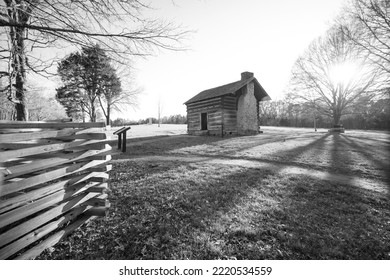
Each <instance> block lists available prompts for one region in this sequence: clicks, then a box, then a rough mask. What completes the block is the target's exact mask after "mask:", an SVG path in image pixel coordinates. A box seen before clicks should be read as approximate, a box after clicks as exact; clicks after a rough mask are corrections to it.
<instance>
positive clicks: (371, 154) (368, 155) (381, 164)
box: [341, 135, 390, 188]
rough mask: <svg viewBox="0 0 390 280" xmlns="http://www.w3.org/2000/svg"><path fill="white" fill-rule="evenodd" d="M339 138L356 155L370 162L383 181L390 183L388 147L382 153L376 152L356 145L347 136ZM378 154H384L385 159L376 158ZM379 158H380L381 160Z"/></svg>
mask: <svg viewBox="0 0 390 280" xmlns="http://www.w3.org/2000/svg"><path fill="white" fill-rule="evenodd" d="M341 137H342V138H343V139H344V141H345V142H347V144H348V146H350V147H351V148H352V149H353V150H354V151H355V152H356V153H358V154H360V155H361V156H362V157H363V158H365V159H366V160H367V161H368V162H370V163H371V165H372V167H373V168H374V169H376V170H377V171H379V172H380V173H381V174H383V177H384V178H385V180H386V181H387V182H388V183H390V165H389V159H390V153H389V150H388V149H389V147H386V148H384V149H383V150H382V151H378V150H376V149H370V148H368V147H367V146H364V145H362V144H359V143H357V141H356V140H352V139H351V138H350V136H348V135H341ZM371 140H373V139H371ZM378 152H384V153H385V158H383V154H381V155H380V156H377V154H378ZM380 158H382V160H381V159H380ZM389 188H390V186H389Z"/></svg>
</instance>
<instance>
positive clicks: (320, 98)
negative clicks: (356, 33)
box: [289, 26, 380, 125]
mask: <svg viewBox="0 0 390 280" xmlns="http://www.w3.org/2000/svg"><path fill="white" fill-rule="evenodd" d="M379 79H380V75H379V71H378V70H377V69H374V68H372V67H370V65H368V64H367V56H362V54H361V53H360V52H359V50H358V49H357V48H356V47H355V45H354V44H353V43H352V42H351V41H350V40H349V39H348V38H347V37H346V36H344V34H343V32H342V30H341V29H340V28H339V27H337V26H336V27H334V28H332V29H330V30H329V31H328V32H327V33H326V34H325V35H324V36H322V37H320V38H318V39H317V40H315V41H314V42H312V43H311V45H310V46H309V47H308V49H307V50H306V52H305V53H304V54H303V55H302V56H301V57H299V58H298V59H297V61H296V62H295V65H294V67H293V70H292V78H291V84H290V85H291V88H290V90H289V95H290V97H291V98H292V99H293V100H295V102H298V103H308V104H311V106H312V110H315V111H316V112H318V113H319V114H322V115H324V116H328V117H331V118H332V119H333V123H334V124H335V125H337V124H339V122H340V119H341V117H342V116H344V115H346V114H351V113H356V111H355V110H356V109H358V108H361V107H362V106H363V107H364V106H365V105H366V104H368V102H369V101H370V100H373V99H374V98H375V97H376V94H377V89H378V81H379Z"/></svg>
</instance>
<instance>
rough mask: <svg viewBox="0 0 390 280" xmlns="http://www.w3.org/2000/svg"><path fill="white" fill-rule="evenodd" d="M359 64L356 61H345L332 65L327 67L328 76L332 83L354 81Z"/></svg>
mask: <svg viewBox="0 0 390 280" xmlns="http://www.w3.org/2000/svg"><path fill="white" fill-rule="evenodd" d="M359 71H360V69H359V66H358V64H357V63H356V62H353V61H346V62H342V63H339V64H336V65H333V66H332V67H331V68H330V69H329V74H328V75H329V78H330V80H331V81H332V84H334V85H344V86H345V85H348V84H350V83H352V82H354V81H355V80H356V79H357V78H358V75H359Z"/></svg>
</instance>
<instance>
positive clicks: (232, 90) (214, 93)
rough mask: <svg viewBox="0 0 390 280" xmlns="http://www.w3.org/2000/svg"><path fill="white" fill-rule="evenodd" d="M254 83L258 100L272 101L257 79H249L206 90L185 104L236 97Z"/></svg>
mask: <svg viewBox="0 0 390 280" xmlns="http://www.w3.org/2000/svg"><path fill="white" fill-rule="evenodd" d="M252 81H253V82H254V84H255V96H256V99H257V100H258V101H265V100H270V99H271V98H270V97H269V95H268V94H267V92H266V91H265V90H264V89H263V87H262V86H261V85H260V83H259V82H258V81H257V79H256V78H255V77H251V78H248V79H244V80H239V81H237V82H233V83H230V84H226V85H223V86H219V87H215V88H211V89H206V90H204V91H202V92H200V93H198V94H197V95H195V96H194V97H192V98H191V99H189V100H188V101H186V102H185V103H184V104H185V105H188V104H191V103H195V102H198V101H203V100H207V99H211V98H215V97H219V96H224V95H228V94H233V95H235V94H236V93H237V91H239V90H240V89H241V88H243V87H244V86H246V85H247V84H249V83H250V82H252Z"/></svg>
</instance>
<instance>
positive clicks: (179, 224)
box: [40, 127, 390, 259]
mask: <svg viewBox="0 0 390 280" xmlns="http://www.w3.org/2000/svg"><path fill="white" fill-rule="evenodd" d="M262 130H263V131H264V133H263V134H259V135H256V136H247V137H234V138H215V137H195V136H187V135H176V136H158V137H154V138H145V139H129V140H128V151H127V153H126V154H122V155H117V156H116V157H115V159H114V160H113V171H111V184H110V190H109V197H110V202H111V204H112V206H111V208H110V211H109V214H108V215H107V217H105V218H102V219H97V220H94V221H92V222H91V223H89V224H88V225H85V226H83V227H82V228H81V229H79V230H77V231H75V232H74V233H73V234H72V235H70V236H69V237H68V238H67V239H65V240H63V241H62V242H61V243H59V244H58V245H56V246H55V247H54V248H53V249H52V250H50V251H47V252H45V253H44V254H43V255H41V256H40V258H41V259H390V178H389V173H390V164H389V158H390V156H389V148H390V140H389V134H388V133H384V132H365V131H364V132H363V131H347V133H345V134H328V133H327V132H326V131H325V130H323V131H321V130H319V131H318V132H314V131H312V130H308V129H287V128H285V129H281V128H267V127H264V128H262ZM294 170H299V172H295V171H294ZM365 184H368V186H367V187H366V185H365Z"/></svg>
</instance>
